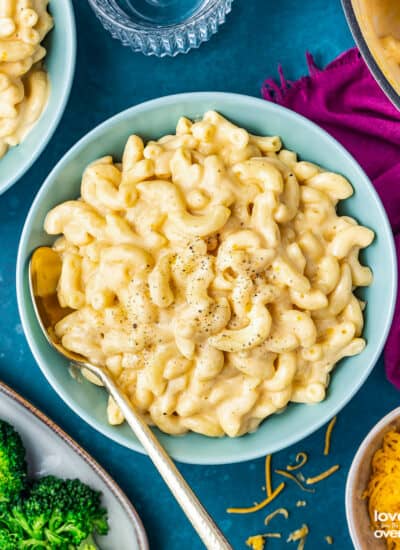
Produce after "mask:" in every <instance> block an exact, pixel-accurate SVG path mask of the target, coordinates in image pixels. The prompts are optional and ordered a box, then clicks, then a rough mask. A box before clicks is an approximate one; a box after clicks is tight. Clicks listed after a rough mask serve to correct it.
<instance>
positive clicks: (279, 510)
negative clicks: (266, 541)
mask: <svg viewBox="0 0 400 550" xmlns="http://www.w3.org/2000/svg"><path fill="white" fill-rule="evenodd" d="M279 514H281V515H282V516H283V517H284V518H285V519H288V517H289V512H288V511H287V510H286V508H277V509H276V510H274V511H273V512H271V513H270V514H268V516H267V517H266V518H265V520H264V523H265V525H268V523H269V522H270V521H271V520H272V519H273V518H274V517H275V516H277V515H279Z"/></svg>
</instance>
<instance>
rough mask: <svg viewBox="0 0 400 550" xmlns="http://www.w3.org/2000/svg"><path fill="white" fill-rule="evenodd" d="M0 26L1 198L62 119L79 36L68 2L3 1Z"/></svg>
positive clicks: (0, 11) (22, 172) (40, 0)
mask: <svg viewBox="0 0 400 550" xmlns="http://www.w3.org/2000/svg"><path fill="white" fill-rule="evenodd" d="M0 21H1V25H0V58H1V60H2V62H1V63H0V173H1V177H0V194H1V193H3V192H4V191H6V190H7V189H8V188H9V187H10V186H11V185H12V184H13V183H15V182H16V181H17V180H18V179H19V178H21V177H22V176H23V175H24V174H25V172H26V171H27V170H28V169H29V168H30V166H31V165H32V164H33V162H35V160H36V159H37V158H38V156H39V155H40V153H41V152H42V151H43V149H44V148H45V146H46V145H47V143H48V141H49V140H50V138H51V136H52V135H53V133H54V131H55V129H56V127H57V125H58V123H59V121H60V119H61V116H62V114H63V112H64V109H65V106H66V103H67V100H68V97H69V93H70V90H71V86H72V81H73V76H74V70H75V58H76V31H75V19H74V12H73V8H72V3H71V1H70V0H61V1H57V2H54V1H52V2H50V3H49V0H36V1H35V2H26V1H25V0H5V2H3V3H2V4H1V6H0Z"/></svg>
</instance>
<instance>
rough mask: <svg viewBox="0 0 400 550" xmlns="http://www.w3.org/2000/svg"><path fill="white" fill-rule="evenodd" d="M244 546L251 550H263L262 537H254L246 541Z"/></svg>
mask: <svg viewBox="0 0 400 550" xmlns="http://www.w3.org/2000/svg"><path fill="white" fill-rule="evenodd" d="M246 545H247V546H250V548H251V549H252V550H264V537H263V536H262V535H254V536H253V537H249V538H248V539H247V540H246Z"/></svg>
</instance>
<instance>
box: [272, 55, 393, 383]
mask: <svg viewBox="0 0 400 550" xmlns="http://www.w3.org/2000/svg"><path fill="white" fill-rule="evenodd" d="M307 62H308V67H309V71H310V76H305V77H303V78H301V79H300V80H298V81H296V82H289V81H287V80H286V79H285V78H284V75H283V71H282V68H281V67H280V68H279V74H280V77H281V82H280V85H278V84H277V83H276V82H275V81H274V80H267V81H266V82H265V83H264V85H263V88H262V95H263V97H264V98H265V99H267V100H269V101H273V102H275V103H279V104H280V105H283V106H285V107H288V108H289V109H292V110H293V111H297V112H298V113H300V114H302V115H304V116H305V117H307V118H309V119H311V120H313V121H314V122H316V123H317V124H318V125H319V126H322V128H324V129H325V130H326V131H327V132H329V133H330V134H331V135H332V136H334V137H335V138H336V139H337V140H338V141H340V143H342V144H343V145H344V146H345V147H346V149H347V150H348V151H350V153H351V154H352V155H353V156H354V157H355V158H356V159H357V161H358V162H359V163H360V165H361V166H362V167H363V168H364V170H365V171H366V173H367V174H368V176H369V177H370V178H371V180H372V181H373V183H374V185H375V188H376V190H377V191H378V193H379V196H380V198H381V199H382V202H383V204H384V206H385V208H386V212H387V213H388V216H389V219H390V223H391V225H392V228H393V232H394V235H395V241H396V250H397V258H398V260H399V258H400V112H399V111H398V110H397V109H396V108H395V107H394V106H393V105H392V103H391V102H390V101H389V99H387V97H386V96H385V94H384V93H383V92H382V90H381V89H380V88H379V86H378V84H377V83H376V82H375V80H374V79H373V77H372V76H371V74H370V72H369V70H368V68H367V66H366V64H365V63H364V61H363V59H362V58H361V56H360V54H359V52H358V50H357V49H356V48H354V49H351V50H349V51H347V52H345V53H343V54H341V55H340V56H339V57H338V58H337V59H335V60H334V61H333V62H332V63H330V64H329V65H328V66H327V67H326V68H325V69H323V70H321V69H319V68H318V67H317V66H316V65H315V63H314V60H313V58H312V56H311V55H310V54H309V53H307ZM398 265H399V264H398ZM385 367H386V374H387V377H388V379H389V380H390V381H391V382H392V383H393V384H394V385H395V386H396V387H397V388H399V389H400V299H399V296H398V298H397V304H396V311H395V316H394V321H393V325H392V328H391V331H390V334H389V338H388V341H387V343H386V348H385Z"/></svg>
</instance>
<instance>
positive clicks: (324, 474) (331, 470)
mask: <svg viewBox="0 0 400 550" xmlns="http://www.w3.org/2000/svg"><path fill="white" fill-rule="evenodd" d="M339 468H340V466H339V464H335V466H332V468H329V470H325V472H321V473H320V474H319V475H317V476H315V477H308V478H307V479H306V483H307V485H313V484H314V483H318V482H319V481H322V480H323V479H326V478H327V477H329V476H331V475H332V474H334V473H335V472H337V471H338V470H339Z"/></svg>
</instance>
